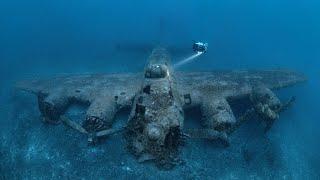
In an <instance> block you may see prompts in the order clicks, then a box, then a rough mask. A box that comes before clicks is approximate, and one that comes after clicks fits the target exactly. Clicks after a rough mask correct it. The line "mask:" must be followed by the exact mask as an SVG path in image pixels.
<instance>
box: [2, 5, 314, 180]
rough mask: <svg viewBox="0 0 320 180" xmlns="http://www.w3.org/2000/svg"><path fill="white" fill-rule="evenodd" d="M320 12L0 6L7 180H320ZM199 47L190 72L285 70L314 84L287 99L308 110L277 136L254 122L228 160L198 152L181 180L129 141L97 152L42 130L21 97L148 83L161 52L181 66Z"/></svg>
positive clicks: (194, 149) (66, 135)
mask: <svg viewBox="0 0 320 180" xmlns="http://www.w3.org/2000/svg"><path fill="white" fill-rule="evenodd" d="M319 9H320V3H319V2H318V1H316V0H304V1H302V0H269V1H243V0H230V1H222V0H217V1H212V0H202V1H196V0H186V1H172V0H162V1H147V0H139V1H130V0H122V1H102V0H95V1H89V0H69V1H65V0H55V1H49V0H29V1H25V0H7V1H6V0H0V96H1V97H0V99H1V100H0V101H1V103H0V118H1V119H0V125H1V126H0V128H1V131H0V135H1V136H0V179H1V178H4V179H22V178H23V179H33V178H34V179H57V178H61V179H65V178H72V179H73V178H76V179H78V178H84V179H95V178H98V177H100V178H105V179H109V178H110V179H131V178H138V179H154V178H161V179H168V178H172V177H175V178H178V179H179V178H181V179H212V178H216V179H319V178H320V155H319V148H320V143H319V135H320V131H319V127H320V123H319V119H320V116H319V105H320V104H319V102H320V95H319V90H320V89H319V88H320V82H319V69H320V11H319ZM193 40H202V41H205V42H208V43H209V50H208V52H207V53H206V54H204V55H202V56H200V57H199V58H198V59H197V60H195V61H193V62H191V63H189V64H186V65H185V66H183V67H181V69H182V70H185V71H203V70H214V69H263V68H266V69H271V68H286V69H293V70H297V71H300V72H303V73H304V74H306V75H307V77H308V79H309V80H308V82H307V83H304V84H301V85H298V86H295V87H293V88H288V89H284V90H281V91H277V94H278V95H279V96H280V98H281V99H286V98H288V97H290V96H296V97H297V101H296V103H295V105H294V106H293V107H292V108H291V109H289V110H288V111H286V112H285V113H283V114H281V118H280V120H279V121H277V122H276V123H275V125H274V127H273V128H272V129H271V131H270V132H269V133H268V134H267V135H263V134H262V133H261V131H259V130H262V129H261V128H260V129H259V128H258V129H257V128H255V127H256V125H258V124H257V123H256V122H252V123H251V124H247V125H245V126H244V127H242V128H240V129H239V131H237V132H236V133H235V134H233V136H232V141H231V146H230V147H228V148H226V149H224V148H221V147H216V146H215V145H214V144H210V143H205V142H190V143H188V144H187V145H186V147H184V148H183V152H182V156H183V158H184V160H185V161H186V162H185V164H184V165H180V166H177V167H175V168H174V169H173V170H171V171H160V170H159V169H157V168H156V167H154V166H153V165H152V164H138V163H137V162H136V160H135V159H134V158H133V157H132V155H130V154H128V153H127V151H126V150H125V148H124V142H123V141H124V140H123V138H121V136H119V137H118V136H116V137H112V138H110V139H108V140H107V141H106V142H105V143H103V144H102V145H100V146H97V147H94V148H92V147H91V148H90V147H87V146H86V142H85V137H82V136H81V135H78V134H77V133H76V132H74V131H72V130H70V129H68V128H65V127H63V126H48V125H45V124H43V123H41V122H40V120H39V111H38V109H37V107H36V103H37V102H36V100H35V97H33V96H30V95H28V94H23V93H21V92H17V91H15V90H14V88H13V84H14V83H15V82H16V81H18V80H22V79H25V78H30V77H50V76H54V75H56V74H65V73H77V74H79V73H88V72H89V73H102V72H103V73H117V72H139V71H142V69H143V67H144V65H145V63H146V62H145V61H146V59H147V57H148V55H149V52H150V49H149V48H150V47H152V46H155V45H157V44H161V45H166V46H170V47H173V48H172V49H174V50H173V51H172V58H173V61H174V62H178V61H179V60H182V59H183V58H185V57H188V56H189V55H191V54H192V49H191V46H192V42H193ZM70 113H71V114H72V113H75V112H70ZM75 114H76V113H75ZM126 118H127V117H126V115H125V113H124V114H123V115H119V117H117V120H119V121H123V120H124V121H125V119H126ZM196 118H197V116H196V115H194V116H192V117H191V119H196ZM191 119H190V118H189V120H190V121H191ZM187 120H188V119H187ZM243 149H247V150H248V152H250V153H249V154H250V158H251V160H250V163H247V162H245V160H244V159H243V156H242V154H243V153H241V152H242V151H243Z"/></svg>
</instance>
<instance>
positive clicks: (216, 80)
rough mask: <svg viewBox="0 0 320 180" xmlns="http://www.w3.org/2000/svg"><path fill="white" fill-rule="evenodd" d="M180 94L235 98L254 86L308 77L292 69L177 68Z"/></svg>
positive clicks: (287, 83)
mask: <svg viewBox="0 0 320 180" xmlns="http://www.w3.org/2000/svg"><path fill="white" fill-rule="evenodd" d="M176 80H177V86H178V90H179V92H180V93H181V94H190V93H191V94H197V95H199V96H206V97H208V96H213V97H215V96H221V97H224V98H232V97H235V98H236V97H238V96H243V95H248V94H250V93H251V92H252V89H253V88H254V87H255V86H258V85H263V86H265V87H266V88H268V89H271V90H273V89H279V88H284V87H287V86H291V85H294V84H296V83H299V82H303V81H306V77H305V76H304V75H302V74H300V73H297V72H294V71H289V70H262V71H254V70H252V71H250V70H242V71H212V72H177V73H176Z"/></svg>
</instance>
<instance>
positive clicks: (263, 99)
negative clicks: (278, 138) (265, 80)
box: [249, 86, 282, 131]
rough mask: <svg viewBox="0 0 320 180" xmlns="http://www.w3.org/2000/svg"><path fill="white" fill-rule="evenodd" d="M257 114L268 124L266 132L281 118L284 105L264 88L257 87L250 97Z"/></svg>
mask: <svg viewBox="0 0 320 180" xmlns="http://www.w3.org/2000/svg"><path fill="white" fill-rule="evenodd" d="M249 98H250V100H251V102H252V103H253V106H254V109H255V111H256V113H257V114H258V115H259V116H260V117H261V118H262V119H263V120H264V121H265V122H266V125H267V126H266V131H267V130H268V129H270V128H271V126H272V124H273V122H274V121H275V120H276V119H278V118H279V113H280V111H281V108H282V104H281V102H280V100H279V98H278V97H277V96H276V95H275V94H274V93H273V92H272V91H271V90H270V89H269V88H266V87H264V86H257V87H256V88H254V89H253V91H252V93H251V94H250V96H249Z"/></svg>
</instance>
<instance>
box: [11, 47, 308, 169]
mask: <svg viewBox="0 0 320 180" xmlns="http://www.w3.org/2000/svg"><path fill="white" fill-rule="evenodd" d="M305 80H306V78H305V77H304V76H303V75H302V74H299V73H296V72H292V71H286V70H285V71H284V70H267V71H212V72H174V71H173V69H172V68H171V65H170V57H169V54H168V52H167V51H166V49H164V48H156V49H154V50H153V51H152V53H151V55H150V57H149V59H148V63H147V65H146V67H145V70H144V72H143V73H136V74H134V73H133V74H129V73H128V74H100V75H75V76H72V75H70V76H64V77H56V78H52V79H49V80H30V81H23V82H20V83H18V84H17V86H18V88H20V89H23V90H26V91H28V92H32V93H34V94H36V95H37V96H38V102H39V109H40V111H41V114H42V116H43V120H44V121H45V122H47V123H52V124H58V123H59V122H63V123H64V124H66V125H68V126H70V127H72V128H74V129H76V130H78V131H79V132H81V133H84V134H87V135H88V141H89V143H91V144H95V143H97V140H99V139H101V138H102V137H107V136H109V135H112V134H114V133H118V132H123V134H124V137H125V138H126V141H127V147H128V149H129V151H130V152H132V153H133V154H134V155H135V156H137V158H138V160H139V162H143V161H147V160H154V161H155V162H156V164H157V165H159V166H160V167H172V166H173V165H174V164H175V163H176V161H177V159H179V158H177V157H178V154H179V153H178V152H179V151H178V149H179V147H180V146H181V145H182V144H181V142H183V141H185V140H186V139H188V138H192V137H194V138H204V139H209V140H218V141H219V142H223V143H224V144H225V145H228V143H229V142H228V136H229V135H230V134H231V133H232V132H233V131H234V130H236V129H237V128H238V127H239V126H240V125H241V124H242V123H244V122H245V121H246V119H248V118H249V117H250V114H256V115H259V116H260V117H261V120H263V122H265V125H266V130H268V129H269V128H270V127H271V125H272V124H273V122H274V121H275V120H276V119H278V118H279V113H280V112H282V111H283V110H285V109H286V108H287V107H288V106H289V105H290V104H291V103H292V102H293V99H290V100H289V101H288V102H286V103H281V102H280V100H279V99H278V98H277V96H276V95H275V94H274V93H273V92H272V90H274V89H279V88H284V87H287V86H291V85H294V84H296V83H298V82H303V81H305ZM242 98H247V99H248V100H249V102H250V103H251V105H250V107H248V109H247V110H246V111H245V112H244V113H243V115H241V116H239V118H237V119H236V118H235V115H234V114H233V112H232V109H231V107H230V105H229V103H235V102H237V101H239V103H241V101H240V100H241V99H242ZM76 103H85V104H87V105H88V110H87V112H86V118H85V119H84V120H83V122H82V124H78V123H76V122H74V121H72V120H70V119H69V118H68V117H66V116H65V115H64V113H65V111H66V110H67V108H68V107H69V106H70V105H72V104H76ZM123 108H131V113H130V115H129V119H128V121H127V124H126V126H125V127H122V128H118V129H115V128H113V127H112V125H113V123H114V117H115V115H116V113H117V112H118V111H120V110H121V109H123ZM192 108H200V110H201V114H202V118H201V119H202V120H201V122H202V124H203V128H202V129H184V112H185V111H188V110H190V109H192Z"/></svg>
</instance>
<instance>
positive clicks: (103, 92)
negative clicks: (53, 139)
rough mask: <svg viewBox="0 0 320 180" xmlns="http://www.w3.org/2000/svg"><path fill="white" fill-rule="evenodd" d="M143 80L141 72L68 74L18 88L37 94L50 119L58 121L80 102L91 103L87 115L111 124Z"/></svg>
mask: <svg viewBox="0 0 320 180" xmlns="http://www.w3.org/2000/svg"><path fill="white" fill-rule="evenodd" d="M142 81H143V76H142V74H108V75H107V74H88V75H66V76H59V77H55V78H51V79H44V80H29V81H28V80H27V81H22V82H19V83H17V85H16V87H17V88H19V89H22V90H25V91H28V92H31V93H34V94H36V95H37V96H38V99H39V108H40V111H41V112H42V114H43V115H44V117H45V118H47V121H50V122H52V121H53V122H56V121H59V118H60V116H61V115H63V113H64V112H65V111H66V109H67V107H68V106H69V105H70V104H72V103H74V102H79V103H84V104H87V105H88V110H87V118H91V119H92V118H94V119H102V120H103V121H106V122H108V123H110V124H111V122H112V120H113V117H114V115H115V113H116V112H117V111H118V109H120V108H122V107H127V106H131V104H132V99H133V98H134V96H135V94H136V93H137V92H138V90H139V89H140V86H141V83H142Z"/></svg>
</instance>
